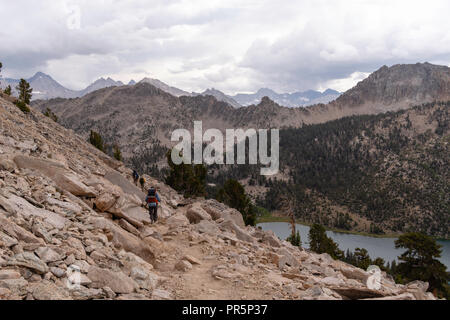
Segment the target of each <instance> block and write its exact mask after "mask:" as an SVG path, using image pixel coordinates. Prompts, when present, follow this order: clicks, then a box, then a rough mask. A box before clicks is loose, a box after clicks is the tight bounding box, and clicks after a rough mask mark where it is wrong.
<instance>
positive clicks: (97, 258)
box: [0, 98, 434, 300]
mask: <svg viewBox="0 0 450 320" xmlns="http://www.w3.org/2000/svg"><path fill="white" fill-rule="evenodd" d="M146 178H147V186H149V185H150V184H151V185H155V186H157V188H158V189H159V191H160V194H161V196H162V208H161V210H160V212H161V215H160V217H161V219H160V222H158V223H157V224H156V225H149V224H148V216H147V214H146V211H145V210H144V209H143V208H142V207H141V204H142V200H143V196H144V194H143V193H142V192H141V191H140V190H139V189H138V188H136V187H135V186H134V185H133V184H132V183H131V182H130V180H131V170H130V169H128V168H126V167H124V165H123V164H122V163H120V162H117V161H114V160H112V159H110V158H109V157H107V156H105V155H104V154H102V153H101V152H99V151H98V150H96V149H95V148H93V147H92V146H91V145H89V144H87V143H86V142H84V140H83V139H82V138H81V137H80V136H78V135H76V134H74V133H73V132H72V131H71V130H67V129H65V128H63V127H61V126H59V125H58V124H56V123H54V122H52V120H50V119H49V118H46V117H44V116H42V115H41V114H40V113H39V112H37V111H35V110H32V112H31V114H29V115H24V114H23V113H22V112H21V111H20V110H19V109H18V108H16V107H15V106H14V105H13V104H11V103H10V102H8V101H7V100H4V99H2V98H0V187H1V189H0V299H29V300H32V299H36V300H46V299H77V300H85V299H122V300H124V299H333V300H334V299H336V300H341V299H396V300H400V299H411V300H412V299H434V298H433V296H432V295H431V294H430V293H426V292H425V291H426V288H427V284H425V283H421V282H415V283H411V284H409V285H407V286H403V285H396V284H395V283H394V282H393V281H392V280H391V279H390V278H389V277H387V276H386V275H385V274H383V277H382V286H381V288H380V289H379V290H370V289H368V288H367V286H366V285H365V282H366V279H367V278H368V274H367V273H366V272H365V271H363V270H360V269H357V268H354V267H352V266H349V265H347V264H345V263H342V262H338V261H334V260H332V259H331V258H330V257H329V256H327V255H317V254H314V253H310V252H307V251H304V250H299V249H298V248H294V247H292V246H291V245H290V244H288V243H286V242H284V241H280V240H279V239H277V238H276V237H275V236H274V235H273V234H272V233H270V232H263V231H261V230H258V229H254V228H251V227H245V226H244V225H243V221H242V217H241V215H240V213H239V212H236V211H235V210H232V209H229V208H227V207H225V206H223V205H221V204H219V203H217V202H214V201H205V200H202V199H197V200H192V201H190V202H187V201H185V200H183V199H182V197H181V196H180V195H178V194H177V193H176V192H174V191H173V190H171V189H170V188H169V187H167V186H165V185H164V184H162V183H160V182H157V181H155V180H153V179H152V178H151V177H148V176H146Z"/></svg>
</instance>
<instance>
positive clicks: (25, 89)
mask: <svg viewBox="0 0 450 320" xmlns="http://www.w3.org/2000/svg"><path fill="white" fill-rule="evenodd" d="M16 89H17V91H18V92H19V101H20V102H23V103H25V104H30V101H31V96H32V94H31V93H32V92H33V89H32V88H31V87H30V84H29V83H28V82H27V81H26V80H25V79H20V82H19V85H18V86H17V87H16Z"/></svg>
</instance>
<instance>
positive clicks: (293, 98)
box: [0, 72, 340, 108]
mask: <svg viewBox="0 0 450 320" xmlns="http://www.w3.org/2000/svg"><path fill="white" fill-rule="evenodd" d="M26 80H27V81H28V82H29V83H30V85H31V87H32V88H33V97H32V100H48V99H53V98H79V97H83V96H84V95H86V94H88V93H91V92H93V91H96V90H99V89H103V88H108V87H120V86H123V85H125V84H124V83H123V82H121V81H115V80H114V79H111V78H109V77H108V78H107V79H105V78H100V79H98V80H96V81H95V82H93V83H92V84H90V85H89V86H87V87H86V88H85V89H83V90H71V89H68V88H66V87H64V86H62V85H61V84H60V83H58V82H57V81H56V80H54V79H53V78H52V77H51V76H49V75H48V74H45V73H43V72H37V73H36V74H35V75H34V76H32V77H31V78H29V79H26ZM18 83H19V79H11V78H2V79H0V86H1V88H3V89H4V88H5V87H6V86H8V85H10V86H11V88H12V89H13V94H16V90H15V88H16V86H17V85H18ZM139 83H149V84H151V85H152V86H154V87H156V88H158V89H161V90H163V91H165V92H167V93H170V94H171V95H173V96H175V97H181V96H189V97H195V96H199V95H202V96H207V95H210V96H213V97H214V98H216V99H217V100H218V101H223V102H226V103H228V104H229V105H231V106H232V107H234V108H240V107H242V106H249V105H252V104H255V105H256V104H259V103H260V102H261V100H262V98H263V97H269V98H270V99H271V100H273V101H274V102H276V103H277V104H279V105H281V106H285V107H302V106H303V107H305V106H310V105H314V104H319V103H328V102H330V101H332V100H335V99H336V98H338V97H339V96H340V93H339V92H337V91H335V90H331V89H328V90H326V91H324V92H319V91H313V90H309V91H305V92H294V93H282V94H280V93H277V92H275V91H273V90H271V89H267V88H265V89H260V90H258V91H257V92H256V93H253V94H245V93H239V94H237V95H234V96H230V95H226V94H225V93H223V92H221V91H219V90H217V89H214V88H211V89H207V90H205V91H204V92H202V93H196V92H187V91H184V90H181V89H179V88H176V87H172V86H170V85H168V84H166V83H164V82H162V81H160V80H158V79H152V78H144V79H142V80H141V81H139ZM135 84H136V81H134V80H131V81H130V82H129V83H128V84H127V85H129V86H132V85H135Z"/></svg>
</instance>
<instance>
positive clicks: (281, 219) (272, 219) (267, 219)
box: [256, 216, 450, 241]
mask: <svg viewBox="0 0 450 320" xmlns="http://www.w3.org/2000/svg"><path fill="white" fill-rule="evenodd" d="M272 222H285V223H291V220H290V218H289V217H275V216H264V217H258V218H257V219H256V225H258V224H260V223H272ZM295 223H296V224H301V225H304V226H308V227H311V226H312V225H313V224H314V223H311V222H305V221H301V220H298V219H295ZM324 228H325V229H326V230H327V231H331V232H336V233H344V234H353V235H358V236H365V237H372V238H389V239H397V238H398V237H400V236H401V235H402V234H404V233H389V234H388V233H386V234H376V233H369V232H362V231H349V230H344V229H338V228H330V227H326V226H324ZM432 238H433V239H435V240H438V241H449V240H450V238H449V239H445V238H437V237H432Z"/></svg>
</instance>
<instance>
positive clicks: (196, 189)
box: [165, 152, 207, 198]
mask: <svg viewBox="0 0 450 320" xmlns="http://www.w3.org/2000/svg"><path fill="white" fill-rule="evenodd" d="M167 163H168V164H169V173H168V174H167V176H166V179H165V180H166V184H168V185H169V186H171V187H172V188H173V189H175V190H176V191H178V192H182V193H183V194H184V196H185V197H186V198H193V197H200V196H204V195H205V194H206V191H205V184H206V172H207V171H206V167H205V166H204V165H190V164H185V163H181V164H180V165H176V164H175V163H173V161H172V156H171V152H168V153H167Z"/></svg>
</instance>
